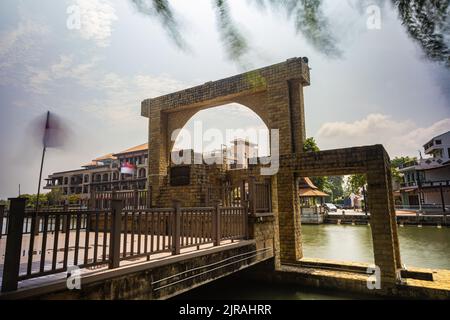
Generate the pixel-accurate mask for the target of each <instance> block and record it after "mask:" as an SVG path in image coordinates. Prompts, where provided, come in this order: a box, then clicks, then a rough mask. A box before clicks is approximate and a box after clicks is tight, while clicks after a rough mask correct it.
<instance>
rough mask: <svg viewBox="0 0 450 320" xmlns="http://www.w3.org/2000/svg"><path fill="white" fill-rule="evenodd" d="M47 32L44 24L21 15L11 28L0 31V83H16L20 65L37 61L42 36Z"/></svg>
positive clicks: (47, 29)
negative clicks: (15, 24)
mask: <svg viewBox="0 0 450 320" xmlns="http://www.w3.org/2000/svg"><path fill="white" fill-rule="evenodd" d="M49 32H50V31H49V28H48V27H47V26H46V25H44V24H41V23H38V22H35V21H33V20H31V19H25V18H23V17H22V18H21V19H20V21H19V22H18V24H17V26H15V27H14V28H13V29H9V30H4V31H2V32H1V33H0V74H1V75H2V77H0V84H1V85H5V84H10V83H16V82H17V81H18V79H19V78H20V72H21V71H20V67H21V66H23V65H32V64H33V63H35V62H36V61H37V59H38V53H39V52H40V46H39V45H40V43H41V41H42V37H44V36H46V35H48V34H49ZM10 71H13V72H12V73H11V72H10Z"/></svg>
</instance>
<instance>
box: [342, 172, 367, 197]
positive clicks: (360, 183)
mask: <svg viewBox="0 0 450 320" xmlns="http://www.w3.org/2000/svg"><path fill="white" fill-rule="evenodd" d="M366 184H367V178H366V175H365V174H352V175H350V176H349V177H348V179H347V184H346V196H348V195H350V193H354V194H358V195H360V194H361V191H362V190H363V188H365V186H366Z"/></svg>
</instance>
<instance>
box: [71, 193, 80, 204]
mask: <svg viewBox="0 0 450 320" xmlns="http://www.w3.org/2000/svg"><path fill="white" fill-rule="evenodd" d="M68 200H69V203H70V204H77V203H78V202H79V201H80V200H81V198H80V196H79V195H77V194H71V195H70V196H69V197H68Z"/></svg>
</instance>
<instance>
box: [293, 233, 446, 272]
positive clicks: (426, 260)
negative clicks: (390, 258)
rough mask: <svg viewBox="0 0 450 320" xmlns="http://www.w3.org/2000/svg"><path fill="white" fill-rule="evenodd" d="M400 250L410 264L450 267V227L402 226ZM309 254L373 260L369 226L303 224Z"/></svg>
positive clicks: (352, 259) (363, 260)
mask: <svg viewBox="0 0 450 320" xmlns="http://www.w3.org/2000/svg"><path fill="white" fill-rule="evenodd" d="M398 232H399V241H400V254H401V256H402V263H404V264H406V266H414V267H422V268H438V269H450V228H441V229H438V228H436V227H423V228H418V227H416V226H405V227H399V229H398ZM302 235H303V253H304V256H305V257H309V258H322V259H333V260H341V261H355V262H368V263H373V262H374V260H373V244H372V235H371V230H370V227H369V226H349V225H345V226H344V225H318V226H315V225H303V226H302Z"/></svg>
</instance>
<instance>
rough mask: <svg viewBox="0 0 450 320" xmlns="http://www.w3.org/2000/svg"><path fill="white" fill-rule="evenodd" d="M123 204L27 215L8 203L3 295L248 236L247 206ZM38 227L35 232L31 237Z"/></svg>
mask: <svg viewBox="0 0 450 320" xmlns="http://www.w3.org/2000/svg"><path fill="white" fill-rule="evenodd" d="M124 202H125V201H124V200H123V199H122V200H119V199H113V200H111V208H110V209H105V210H65V211H40V212H38V213H36V212H33V213H30V212H26V210H25V200H24V199H21V198H15V199H11V202H10V214H9V218H8V220H7V232H5V235H4V239H2V240H1V241H5V242H6V246H5V260H4V267H3V278H2V292H7V291H14V290H17V285H18V282H19V281H22V280H27V279H31V278H38V277H42V276H47V275H51V274H56V273H61V272H66V271H67V270H68V268H69V267H71V266H77V267H79V268H92V267H99V266H104V267H107V268H117V267H119V265H120V262H121V261H124V260H130V259H139V258H147V260H149V259H150V257H151V256H152V255H155V254H160V253H169V254H173V255H177V254H180V252H181V250H182V249H184V248H190V247H197V248H196V249H197V250H198V249H200V248H201V246H204V245H208V244H209V245H215V246H218V245H220V243H221V241H222V240H231V241H235V240H238V239H246V238H247V237H248V226H247V217H248V212H247V208H246V207H220V206H219V205H216V206H214V207H197V208H182V207H180V205H179V204H176V205H174V207H173V208H145V209H126V208H124ZM37 223H39V224H40V227H39V233H37V232H31V230H36V224H37ZM5 238H6V239H5Z"/></svg>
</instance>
